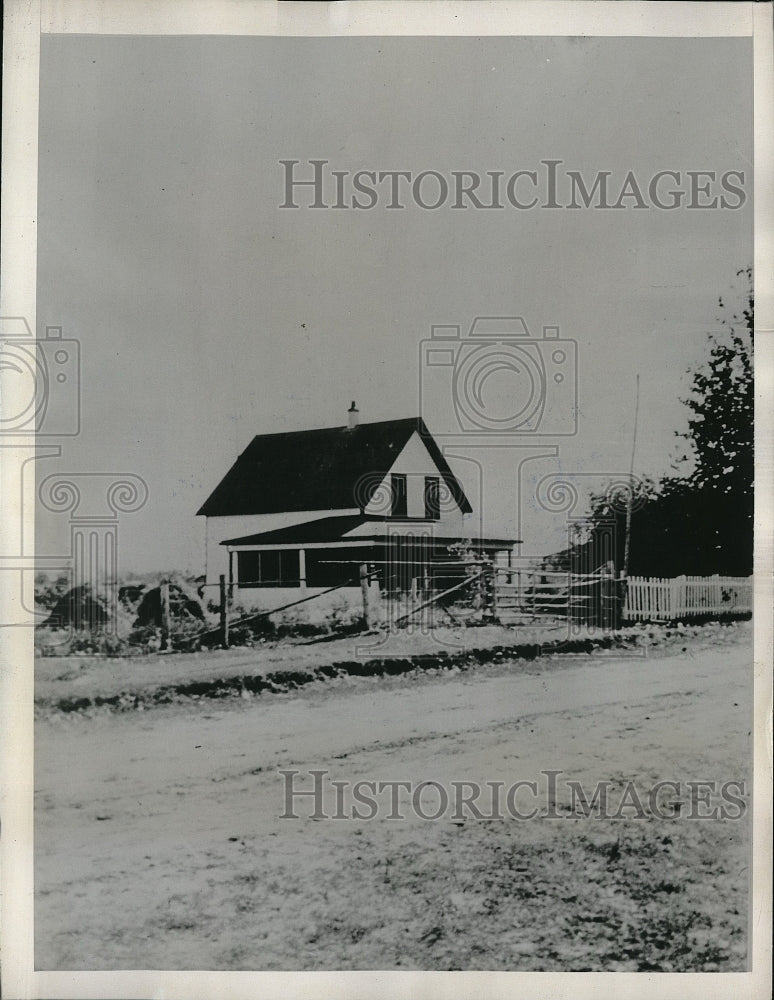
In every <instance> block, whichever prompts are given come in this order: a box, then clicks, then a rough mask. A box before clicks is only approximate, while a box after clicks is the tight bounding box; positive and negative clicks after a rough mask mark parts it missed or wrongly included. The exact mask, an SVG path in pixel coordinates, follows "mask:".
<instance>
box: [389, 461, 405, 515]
mask: <svg viewBox="0 0 774 1000" xmlns="http://www.w3.org/2000/svg"><path fill="white" fill-rule="evenodd" d="M391 479H392V483H391V490H392V516H393V517H408V491H407V489H406V476H405V473H402V472H394V473H393V474H392V477H391Z"/></svg>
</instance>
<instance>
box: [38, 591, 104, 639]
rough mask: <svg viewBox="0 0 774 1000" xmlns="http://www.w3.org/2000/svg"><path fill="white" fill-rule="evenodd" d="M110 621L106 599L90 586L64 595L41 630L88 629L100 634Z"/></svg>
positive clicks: (42, 623) (42, 624) (41, 624)
mask: <svg viewBox="0 0 774 1000" xmlns="http://www.w3.org/2000/svg"><path fill="white" fill-rule="evenodd" d="M109 621H110V613H109V611H108V605H107V601H106V600H105V598H104V597H103V596H102V595H100V594H95V593H94V591H93V590H92V588H91V586H90V584H88V583H87V584H83V585H82V586H80V587H73V588H71V589H70V590H68V591H67V593H66V594H63V595H62V597H60V598H59V600H58V601H57V602H56V604H55V605H54V607H53V608H52V609H51V613H50V614H49V616H48V618H46V619H45V621H43V622H41V623H40V627H41V628H50V629H88V630H90V631H92V632H98V631H100V630H101V629H104V628H105V626H106V625H107V624H108V622H109Z"/></svg>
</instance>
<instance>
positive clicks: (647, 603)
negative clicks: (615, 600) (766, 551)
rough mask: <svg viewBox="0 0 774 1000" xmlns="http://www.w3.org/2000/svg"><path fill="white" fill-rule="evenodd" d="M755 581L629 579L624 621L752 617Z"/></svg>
mask: <svg viewBox="0 0 774 1000" xmlns="http://www.w3.org/2000/svg"><path fill="white" fill-rule="evenodd" d="M752 599H753V586H752V577H751V576H750V577H743V576H678V577H675V578H673V579H659V578H657V577H642V576H630V577H629V580H628V586H627V592H626V604H625V606H624V613H623V617H624V620H626V621H675V620H678V619H680V618H694V617H704V616H706V615H728V614H731V615H743V614H750V613H752Z"/></svg>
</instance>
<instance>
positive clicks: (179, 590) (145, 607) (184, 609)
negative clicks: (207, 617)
mask: <svg viewBox="0 0 774 1000" xmlns="http://www.w3.org/2000/svg"><path fill="white" fill-rule="evenodd" d="M169 614H170V617H171V618H172V620H173V621H176V620H184V621H185V620H188V621H191V620H192V619H195V620H196V621H204V610H203V609H202V606H201V604H200V603H199V601H198V600H197V599H196V598H195V597H194V596H193V594H191V593H190V591H188V590H187V588H185V587H183V586H182V585H181V584H180V583H177V582H173V583H170V584H169ZM134 625H135V628H142V627H144V626H147V625H156V626H161V587H160V586H158V587H153V588H152V589H151V590H146V591H145V593H144V594H143V595H142V597H141V598H140V603H139V604H138V605H137V618H136V620H135V623H134Z"/></svg>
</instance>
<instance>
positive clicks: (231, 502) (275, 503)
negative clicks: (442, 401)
mask: <svg viewBox="0 0 774 1000" xmlns="http://www.w3.org/2000/svg"><path fill="white" fill-rule="evenodd" d="M415 431H416V432H417V433H418V434H419V436H420V438H421V439H422V441H423V443H424V445H425V447H426V448H427V450H428V452H429V453H430V456H431V458H432V460H433V462H434V463H435V465H436V467H437V469H438V472H439V474H440V475H441V477H442V478H443V480H444V482H445V483H446V487H447V489H448V490H449V492H450V493H451V495H452V496H453V497H454V500H455V501H456V503H457V504H458V505H459V506H460V508H461V509H462V511H463V512H464V513H466V514H467V513H470V511H471V510H472V508H471V506H470V503H469V501H468V498H467V497H466V496H465V493H464V491H463V489H462V486H461V485H460V483H459V481H458V479H457V478H456V476H455V475H454V473H453V472H452V471H451V469H450V468H449V464H448V462H447V461H446V459H445V458H444V457H443V454H442V453H441V450H440V448H439V447H438V445H437V444H436V443H435V440H434V439H433V436H432V434H431V433H430V431H429V430H428V429H427V427H426V426H425V422H424V421H423V420H422V418H421V417H410V418H407V419H404V420H382V421H379V422H378V423H372V424H360V425H359V426H357V427H351V428H350V427H325V428H322V429H320V430H310V431H290V432H287V433H282V434H259V435H257V436H256V437H254V438H253V440H252V441H251V442H250V444H249V445H248V446H247V448H245V450H244V451H243V452H242V454H241V455H240V456H239V458H238V459H237V460H236V462H235V463H234V464H233V465H232V467H231V468H230V469H229V471H228V472H227V473H226V475H225V476H224V477H223V479H222V480H221V481H220V483H219V484H218V485H217V486H216V487H215V489H214V490H213V492H212V493H211V494H210V496H209V497H208V498H207V500H205V502H204V503H203V504H202V506H201V507H200V508H199V510H198V511H197V513H198V514H204V515H205V516H207V517H214V516H222V515H233V514H277V513H282V512H284V511H303V510H347V509H352V508H361V507H363V506H366V505H367V504H368V501H369V500H370V499H371V497H372V495H373V493H374V492H375V491H376V489H377V487H378V485H379V475H381V476H386V475H387V473H388V472H389V470H390V468H391V467H392V465H393V463H394V462H395V459H396V458H397V457H398V455H399V454H400V453H401V451H403V449H404V448H405V446H406V444H407V443H408V441H409V438H410V437H411V435H412V434H413V433H414V432H415ZM363 477H366V478H365V479H364V478H363Z"/></svg>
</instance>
